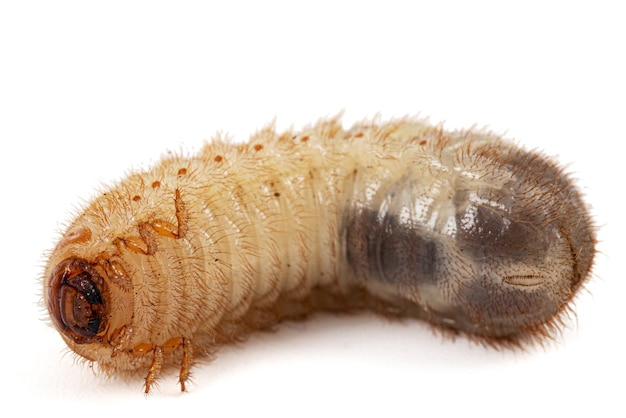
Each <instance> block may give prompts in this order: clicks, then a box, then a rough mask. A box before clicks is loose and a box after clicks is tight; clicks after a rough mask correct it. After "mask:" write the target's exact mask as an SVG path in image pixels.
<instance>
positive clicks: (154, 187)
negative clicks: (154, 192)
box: [150, 181, 161, 189]
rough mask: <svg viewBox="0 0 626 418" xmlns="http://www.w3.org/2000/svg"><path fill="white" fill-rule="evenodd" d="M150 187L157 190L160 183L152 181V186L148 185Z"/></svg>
mask: <svg viewBox="0 0 626 418" xmlns="http://www.w3.org/2000/svg"><path fill="white" fill-rule="evenodd" d="M150 187H152V188H153V189H157V188H159V187H161V182H160V181H153V182H152V184H151V185H150Z"/></svg>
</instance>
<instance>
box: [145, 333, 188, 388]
mask: <svg viewBox="0 0 626 418" xmlns="http://www.w3.org/2000/svg"><path fill="white" fill-rule="evenodd" d="M179 348H180V349H182V360H181V364H180V373H179V383H180V390H181V391H182V392H184V391H185V390H186V388H185V383H186V382H187V381H188V380H189V376H190V370H191V367H192V366H193V344H192V343H191V340H190V339H189V338H183V337H178V338H171V339H169V340H168V341H166V342H165V344H163V345H162V346H154V347H152V346H150V345H149V344H139V345H138V346H136V347H135V348H134V349H133V352H134V353H136V354H141V353H142V352H143V353H145V352H146V351H150V352H152V362H151V363H150V368H149V369H148V374H147V375H146V377H145V386H144V389H145V393H146V394H148V393H149V392H150V388H151V387H152V386H153V385H154V383H155V382H156V380H157V379H158V377H159V374H161V370H162V369H163V364H164V362H165V359H166V357H167V356H170V355H173V354H174V352H176V351H177V350H178V349H179Z"/></svg>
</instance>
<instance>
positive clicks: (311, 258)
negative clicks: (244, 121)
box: [44, 119, 595, 391]
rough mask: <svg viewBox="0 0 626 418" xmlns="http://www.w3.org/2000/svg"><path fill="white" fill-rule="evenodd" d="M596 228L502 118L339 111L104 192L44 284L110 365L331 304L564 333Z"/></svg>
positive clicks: (157, 357) (483, 330)
mask: <svg viewBox="0 0 626 418" xmlns="http://www.w3.org/2000/svg"><path fill="white" fill-rule="evenodd" d="M594 244H595V235H594V231H593V225H592V222H591V219H590V217H589V215H588V213H587V209H586V207H585V205H584V203H583V202H582V200H581V197H580V194H579V192H578V191H577V190H576V188H575V187H574V185H573V184H572V182H571V181H570V180H569V179H568V177H567V176H566V175H565V174H564V173H563V172H562V170H560V169H559V168H558V167H557V166H555V165H554V164H553V163H552V162H550V161H549V160H547V159H546V158H545V157H543V156H540V155H538V154H536V153H532V152H528V151H524V150H522V149H519V148H518V147H516V146H515V145H513V144H512V143H509V142H506V141H503V140H501V139H500V138H498V137H496V136H494V135H490V134H487V133H473V132H470V131H468V132H453V133H450V132H445V131H443V130H442V129H441V128H438V127H432V126H428V125H426V124H424V123H422V122H420V121H416V120H412V119H403V120H397V121H392V122H389V123H382V124H378V123H374V122H372V123H363V124H358V125H355V126H354V127H353V128H351V129H349V130H344V129H343V128H342V126H341V125H340V123H339V121H338V120H337V119H333V120H328V121H321V122H319V123H318V124H317V125H315V126H313V127H310V128H307V129H305V130H303V131H302V132H299V133H294V132H286V133H283V134H277V133H276V132H275V131H274V130H273V129H272V128H267V129H264V130H262V131H260V132H259V133H257V134H256V135H254V136H253V137H252V138H251V139H250V141H249V142H248V143H246V144H243V145H233V144H230V143H227V142H225V141H222V140H220V139H216V140H214V141H213V142H211V143H210V144H207V145H206V146H205V148H204V149H203V150H202V151H201V152H200V154H199V155H198V156H196V157H192V158H183V157H171V158H166V159H164V160H163V161H162V162H161V163H160V164H158V165H157V166H155V167H154V168H153V169H152V170H150V171H146V172H140V173H135V174H132V175H130V176H128V177H127V178H126V179H125V180H123V181H122V182H120V183H119V184H117V185H115V186H113V187H112V188H111V189H110V190H107V191H106V192H105V193H102V194H101V195H100V196H98V197H97V198H96V199H95V200H93V201H92V203H91V204H90V205H89V206H87V207H86V208H85V210H84V212H83V213H81V214H80V215H79V216H78V217H77V218H76V219H75V220H74V221H73V223H72V224H71V225H70V227H69V228H68V231H67V232H66V233H65V235H64V236H63V238H62V239H61V241H60V242H59V244H58V245H57V247H56V248H55V249H54V251H53V252H52V254H51V257H50V260H49V264H48V267H47V269H46V272H45V279H44V288H45V290H44V296H45V301H46V304H47V306H48V309H49V311H50V313H51V317H52V319H53V322H54V324H55V325H56V326H57V328H58V329H59V330H60V332H61V335H62V336H63V338H64V339H65V341H66V342H67V344H68V345H69V347H70V348H71V349H72V350H74V351H75V352H76V353H78V354H80V355H81V356H83V357H85V358H87V359H89V360H93V361H95V362H97V363H98V365H99V366H100V368H101V369H102V370H104V371H105V372H107V373H110V374H117V373H134V372H139V373H145V374H146V375H147V376H146V391H148V390H149V389H150V386H151V385H152V384H153V382H154V381H155V379H156V378H157V377H158V375H159V372H160V370H161V369H162V368H163V367H165V366H169V365H177V366H178V367H180V369H181V375H180V381H181V384H182V387H183V390H184V383H185V381H186V380H187V377H188V374H189V369H190V367H191V366H192V364H193V358H194V356H195V355H198V354H211V353H213V352H214V351H215V350H216V349H217V348H218V347H219V346H220V345H221V344H223V343H226V342H228V341H232V340H235V339H237V338H240V337H241V336H243V335H245V334H246V333H248V332H250V331H252V330H255V329H260V328H265V327H268V326H271V325H273V324H275V323H277V322H278V321H280V320H281V319H283V318H295V317H298V316H302V315H304V314H306V313H309V312H311V311H314V310H316V309H335V310H349V309H359V308H372V309H375V310H377V311H380V312H382V313H386V314H390V315H407V316H415V317H419V318H422V319H424V320H426V321H428V322H430V323H432V324H434V325H437V326H441V327H443V328H446V329H451V330H455V331H461V332H465V333H467V334H470V335H473V336H476V337H479V338H484V339H486V340H488V341H490V342H492V343H495V344H518V343H520V342H523V341H528V340H533V339H539V338H543V337H545V336H547V335H550V334H551V333H552V331H553V328H554V327H555V324H556V323H557V321H558V319H559V315H560V314H561V313H562V312H563V311H564V310H565V309H567V306H568V303H569V302H570V301H571V299H572V297H573V296H574V294H575V292H576V290H577V289H578V288H579V287H580V285H581V284H582V283H583V281H584V279H585V278H586V277H587V276H588V274H589V271H590V268H591V265H592V261H593V255H594Z"/></svg>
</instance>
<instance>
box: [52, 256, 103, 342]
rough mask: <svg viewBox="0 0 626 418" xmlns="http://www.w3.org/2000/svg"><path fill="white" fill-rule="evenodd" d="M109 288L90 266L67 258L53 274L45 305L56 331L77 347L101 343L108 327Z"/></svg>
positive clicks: (78, 259) (79, 260)
mask: <svg viewBox="0 0 626 418" xmlns="http://www.w3.org/2000/svg"><path fill="white" fill-rule="evenodd" d="M107 299H108V291H107V286H106V284H105V282H104V280H103V279H102V277H100V275H99V274H98V272H96V270H95V269H94V268H93V267H91V265H90V264H89V263H88V262H87V261H85V260H83V259H80V258H67V259H65V260H63V261H62V262H61V263H59V264H58V265H57V266H56V268H55V269H54V270H53V271H52V274H51V275H50V278H49V283H48V286H47V295H46V305H47V308H48V312H49V313H50V317H51V318H52V321H53V323H54V325H55V326H56V328H57V329H58V330H59V331H60V332H61V333H62V334H63V335H65V336H66V337H67V338H69V339H71V340H72V341H74V342H75V343H77V344H84V343H95V342H101V341H102V337H103V336H102V331H103V330H105V329H106V328H107V316H108V312H107Z"/></svg>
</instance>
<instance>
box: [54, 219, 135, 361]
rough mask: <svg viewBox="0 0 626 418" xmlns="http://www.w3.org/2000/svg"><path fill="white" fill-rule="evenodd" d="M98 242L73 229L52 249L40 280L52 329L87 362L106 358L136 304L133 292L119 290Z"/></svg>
mask: <svg viewBox="0 0 626 418" xmlns="http://www.w3.org/2000/svg"><path fill="white" fill-rule="evenodd" d="M92 228H93V227H92ZM98 241H100V240H98V239H94V236H93V234H92V231H91V229H90V228H88V227H86V226H83V225H80V224H79V223H77V224H75V225H73V226H72V227H70V228H69V229H68V231H67V232H66V233H65V235H64V236H63V238H62V239H61V241H60V242H59V244H58V245H57V246H56V248H55V249H54V250H53V252H52V254H51V256H50V259H49V262H48V266H47V267H46V271H45V275H44V303H45V305H46V308H47V309H48V313H49V314H50V318H51V321H52V324H53V325H54V326H55V328H56V329H57V330H58V331H59V333H60V334H61V336H62V337H63V339H64V340H65V342H66V343H67V345H68V346H69V347H70V348H71V349H72V350H73V351H74V352H76V353H77V354H80V355H81V356H83V357H85V358H87V359H89V360H101V359H102V357H103V356H104V357H110V355H111V353H112V350H113V348H114V343H115V342H116V338H119V334H120V332H121V330H123V329H124V327H125V326H127V325H128V324H130V321H131V319H132V315H133V305H134V303H133V297H132V292H129V291H128V290H129V289H128V288H127V289H124V288H123V287H122V286H120V282H121V280H120V278H119V277H118V276H119V275H116V274H115V273H116V271H115V268H114V264H113V263H114V262H112V261H111V260H110V259H109V258H107V257H106V256H104V255H103V254H105V253H102V252H101V248H99V247H98V245H95V244H94V242H98ZM112 265H113V267H112ZM129 286H131V284H130V283H129Z"/></svg>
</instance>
